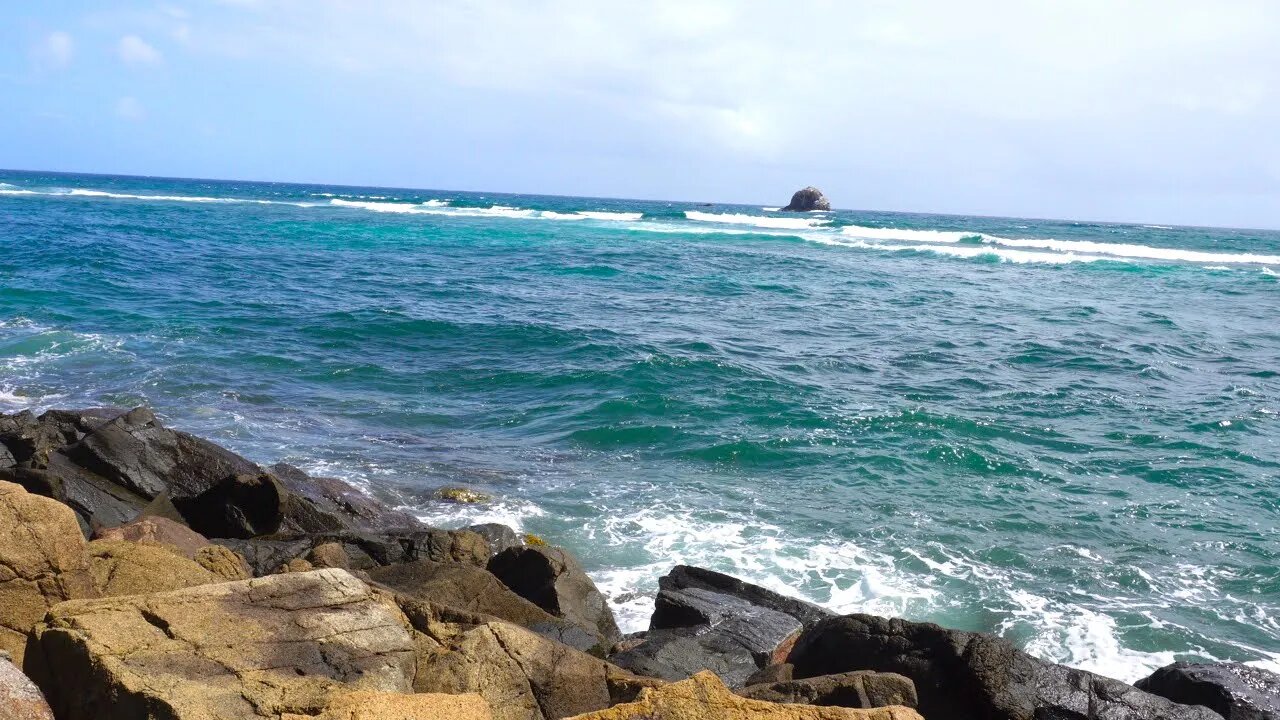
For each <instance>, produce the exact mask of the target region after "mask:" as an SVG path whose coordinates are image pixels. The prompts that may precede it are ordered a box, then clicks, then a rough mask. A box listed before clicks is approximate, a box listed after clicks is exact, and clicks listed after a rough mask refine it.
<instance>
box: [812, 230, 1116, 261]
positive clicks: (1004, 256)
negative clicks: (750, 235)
mask: <svg viewBox="0 0 1280 720" xmlns="http://www.w3.org/2000/svg"><path fill="white" fill-rule="evenodd" d="M803 237H804V238H805V239H806V240H810V241H813V242H817V243H821V244H824V245H838V246H841V247H853V248H861V249H867V250H891V251H899V252H904V251H905V252H923V253H935V254H939V255H951V256H953V257H962V258H969V259H976V258H985V257H994V258H996V259H998V260H1001V261H1004V262H1013V263H1047V264H1064V263H1076V262H1096V261H1098V260H1106V259H1109V258H1103V257H1098V256H1091V255H1076V254H1074V253H1052V252H1028V251H1025V250H1009V249H1005V248H1000V247H996V246H992V245H947V244H945V243H938V244H933V245H897V244H885V243H869V242H864V241H862V240H858V239H853V238H844V237H841V236H839V235H835V234H830V235H821V234H817V233H807V234H805V235H804V236H803Z"/></svg>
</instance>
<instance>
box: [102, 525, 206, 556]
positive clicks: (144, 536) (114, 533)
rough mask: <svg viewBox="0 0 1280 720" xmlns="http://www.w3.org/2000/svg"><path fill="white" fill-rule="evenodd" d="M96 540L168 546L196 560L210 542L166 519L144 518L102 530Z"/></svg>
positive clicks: (187, 528)
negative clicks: (197, 554)
mask: <svg viewBox="0 0 1280 720" xmlns="http://www.w3.org/2000/svg"><path fill="white" fill-rule="evenodd" d="M93 539H94V540H119V541H127V542H135V543H146V544H152V545H167V546H168V547H170V548H172V549H174V550H177V551H178V553H179V554H180V555H182V556H183V557H186V558H188V559H192V560H194V559H195V557H196V553H197V552H199V550H200V548H203V547H207V546H208V545H209V540H208V538H206V537H205V536H203V535H201V534H200V533H198V532H196V531H195V530H192V529H191V528H189V527H187V526H185V525H182V524H179V523H177V522H174V521H173V520H170V519H168V518H164V517H154V516H153V517H143V518H139V519H137V520H134V521H133V522H129V523H125V524H124V525H121V526H119V527H114V528H104V529H100V530H98V531H97V532H95V533H94V534H93Z"/></svg>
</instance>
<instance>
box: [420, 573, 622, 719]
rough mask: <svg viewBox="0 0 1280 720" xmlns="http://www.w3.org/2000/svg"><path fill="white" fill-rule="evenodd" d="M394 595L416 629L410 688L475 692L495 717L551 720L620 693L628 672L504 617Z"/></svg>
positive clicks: (596, 707)
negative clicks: (414, 668) (415, 661)
mask: <svg viewBox="0 0 1280 720" xmlns="http://www.w3.org/2000/svg"><path fill="white" fill-rule="evenodd" d="M398 599H399V601H400V604H401V608H402V609H403V610H404V612H405V614H406V615H407V616H408V618H409V621H410V623H411V624H412V626H413V627H414V629H415V630H417V631H418V633H419V643H418V648H419V651H418V670H417V676H416V678H415V680H414V690H415V691H416V692H438V693H450V694H453V693H477V694H479V695H480V696H482V697H483V698H485V700H487V701H488V702H489V705H490V706H491V707H492V708H493V715H494V718H495V719H496V720H557V719H558V718H564V717H567V716H570V715H576V714H579V713H584V712H590V711H592V710H600V709H603V708H606V707H608V706H609V704H610V703H611V702H612V697H614V696H615V695H620V694H624V693H625V687H623V686H624V685H625V684H626V683H625V681H622V680H621V679H620V678H625V677H628V676H626V674H625V673H622V671H620V670H618V669H616V668H611V667H610V666H609V665H608V663H606V662H604V661H603V660H600V659H599V658H596V657H592V656H591V655H587V654H586V653H583V652H580V651H578V650H575V649H573V648H571V647H568V646H567V645H564V644H561V643H558V642H554V641H552V640H548V639H546V638H544V637H542V636H540V635H538V634H536V633H533V632H531V631H529V630H526V629H524V628H522V627H519V626H517V625H513V624H511V623H506V622H502V621H498V620H493V619H489V618H486V617H484V616H480V615H476V614H474V613H467V612H463V611H458V610H454V609H452V608H447V607H444V606H439V605H435V604H433V603H429V602H424V601H420V600H414V599H412V598H403V597H401V598H398ZM637 682H638V679H637ZM632 687H634V685H633V686H632Z"/></svg>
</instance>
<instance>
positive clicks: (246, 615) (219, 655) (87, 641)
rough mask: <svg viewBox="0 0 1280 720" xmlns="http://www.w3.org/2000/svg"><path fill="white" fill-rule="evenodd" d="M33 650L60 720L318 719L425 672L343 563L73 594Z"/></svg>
mask: <svg viewBox="0 0 1280 720" xmlns="http://www.w3.org/2000/svg"><path fill="white" fill-rule="evenodd" d="M32 646H33V647H32V650H33V651H32V655H33V656H35V657H34V658H33V657H31V656H29V657H28V662H27V670H28V672H30V673H31V674H32V675H33V677H34V679H35V680H36V682H37V683H38V684H39V685H40V686H41V687H42V688H43V690H44V691H45V695H46V697H47V698H48V699H49V703H50V705H51V706H52V707H53V708H54V711H55V713H56V715H57V716H58V718H59V719H60V720H92V719H96V718H101V717H121V718H125V717H156V718H167V719H169V720H187V719H197V718H198V719H199V720H212V719H214V718H217V719H218V720H239V719H241V718H244V719H249V718H276V717H279V716H280V715H282V714H285V713H293V714H299V715H316V714H319V713H320V712H323V711H324V710H325V709H326V708H327V707H328V706H329V704H330V702H331V701H332V700H333V699H334V698H335V697H336V696H339V695H342V694H345V693H347V692H351V691H376V692H390V693H404V692H409V691H410V689H411V686H412V681H413V676H414V647H415V645H414V642H413V637H412V636H411V634H410V631H409V630H408V628H407V627H406V620H405V618H404V616H403V615H402V614H401V613H400V611H399V610H398V609H397V608H396V607H395V605H394V603H391V602H389V601H388V600H386V599H385V598H384V597H382V596H380V595H378V594H375V593H374V592H373V591H372V590H371V589H370V588H369V587H368V586H367V585H365V584H364V583H362V582H360V581H359V580H357V579H355V578H354V577H352V576H351V575H350V574H349V573H346V572H344V571H342V570H318V571H315V572H311V573H296V574H290V575H276V576H272V577H268V578H259V579H255V580H245V581H241V582H233V583H222V584H219V585H204V586H201V587H194V588H188V589H186V590H179V591H175V592H168V593H160V594H155V595H147V596H130V597H120V598H109V599H103V600H82V601H75V602H67V603H63V604H61V605H58V606H57V607H55V608H53V609H52V610H50V611H49V614H48V615H47V617H46V619H45V622H44V623H43V625H42V626H41V627H40V628H39V629H38V630H37V632H36V639H35V640H34V641H33V643H32ZM51 668H53V669H56V674H55V673H52V672H50V669H51Z"/></svg>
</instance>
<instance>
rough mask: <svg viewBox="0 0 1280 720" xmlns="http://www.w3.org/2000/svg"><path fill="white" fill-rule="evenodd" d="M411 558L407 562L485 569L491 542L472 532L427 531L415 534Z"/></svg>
mask: <svg viewBox="0 0 1280 720" xmlns="http://www.w3.org/2000/svg"><path fill="white" fill-rule="evenodd" d="M412 537H413V541H412V545H411V551H410V553H411V557H408V558H406V560H419V559H421V560H434V561H436V562H461V563H470V564H472V565H475V566H476V567H485V565H487V564H488V562H489V542H488V541H487V540H485V539H484V538H483V537H481V536H480V534H479V533H474V532H472V531H470V530H434V529H433V530H425V531H423V532H418V533H414V534H413V536H412Z"/></svg>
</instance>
